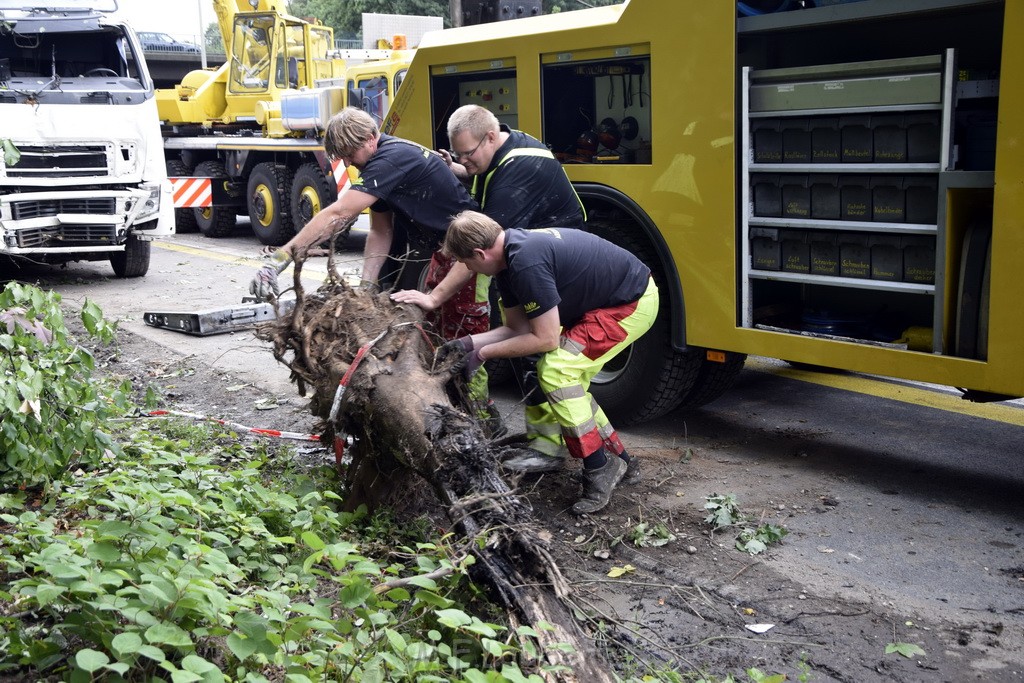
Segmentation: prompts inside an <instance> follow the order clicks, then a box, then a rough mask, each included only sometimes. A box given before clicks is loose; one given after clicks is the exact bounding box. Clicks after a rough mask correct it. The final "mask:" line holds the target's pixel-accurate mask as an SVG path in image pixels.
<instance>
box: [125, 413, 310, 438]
mask: <svg viewBox="0 0 1024 683" xmlns="http://www.w3.org/2000/svg"><path fill="white" fill-rule="evenodd" d="M168 415H176V416H178V417H191V418H192V419H194V420H205V421H207V422H216V423H217V424H219V425H224V426H225V427H231V428H233V429H237V430H239V431H241V432H248V433H250V434H255V435H256V436H269V437H273V438H278V439H295V440H297V441H316V442H318V443H319V441H320V437H319V436H318V435H316V434H300V433H299V432H283V431H281V430H279V429H260V428H258V427H246V426H245V425H242V424H238V423H237V422H231V421H229V420H220V419H218V418H216V417H208V416H206V415H197V414H196V413H186V412H184V411H181V410H151V411H149V412H148V413H142V416H143V417H165V416H168Z"/></svg>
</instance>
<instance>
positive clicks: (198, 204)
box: [168, 178, 213, 209]
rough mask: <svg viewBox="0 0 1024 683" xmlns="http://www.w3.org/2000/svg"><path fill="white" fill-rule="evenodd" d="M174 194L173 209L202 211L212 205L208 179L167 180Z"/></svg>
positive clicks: (211, 191) (211, 192) (211, 193)
mask: <svg viewBox="0 0 1024 683" xmlns="http://www.w3.org/2000/svg"><path fill="white" fill-rule="evenodd" d="M168 180H170V181H171V190H172V191H173V192H174V208H176V209H203V208H206V207H208V206H211V205H212V204H213V190H212V189H211V184H210V178H168Z"/></svg>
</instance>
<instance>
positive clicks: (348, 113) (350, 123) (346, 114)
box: [324, 107, 380, 159]
mask: <svg viewBox="0 0 1024 683" xmlns="http://www.w3.org/2000/svg"><path fill="white" fill-rule="evenodd" d="M379 133H380V130H379V129H378V128H377V122H376V121H374V120H373V117H372V116H370V115H369V114H367V113H366V112H365V111H363V110H362V109H356V108H355V107H345V108H344V109H342V110H341V111H339V112H338V113H337V114H335V115H334V116H332V117H331V120H330V121H328V122H327V131H326V132H325V133H324V151H325V152H327V156H328V157H329V158H331V159H340V158H342V157H347V156H349V155H351V154H352V152H354V151H355V150H356V149H357V148H358V147H359V146H360V145H362V144H363V143H365V142H366V141H367V140H369V139H371V138H375V137H377V135H378V134H379Z"/></svg>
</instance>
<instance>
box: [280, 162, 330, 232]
mask: <svg viewBox="0 0 1024 683" xmlns="http://www.w3.org/2000/svg"><path fill="white" fill-rule="evenodd" d="M337 198H338V190H337V188H336V187H335V185H334V182H333V180H328V178H327V176H326V175H325V174H324V172H323V170H322V169H321V168H320V167H319V166H317V165H316V164H303V165H302V166H299V169H298V170H297V171H295V178H294V179H293V180H292V191H291V212H292V225H294V226H295V231H296V232H298V231H299V230H302V228H303V227H305V225H306V223H308V222H309V220H310V219H311V218H312V217H313V216H315V215H317V214H318V213H320V211H321V210H322V209H323V208H324V207H326V206H329V205H330V204H333V203H334V201H335V200H336V199H337Z"/></svg>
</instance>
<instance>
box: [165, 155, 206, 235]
mask: <svg viewBox="0 0 1024 683" xmlns="http://www.w3.org/2000/svg"><path fill="white" fill-rule="evenodd" d="M167 175H168V176H173V177H185V178H187V177H189V176H191V175H192V171H190V170H189V167H188V166H186V165H185V162H183V161H179V160H177V159H168V160H167ZM197 230H199V226H198V225H196V211H195V209H175V210H174V232H176V233H179V234H182V235H184V234H186V233H190V232H196V231H197Z"/></svg>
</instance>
